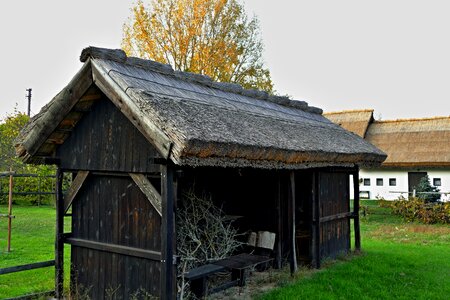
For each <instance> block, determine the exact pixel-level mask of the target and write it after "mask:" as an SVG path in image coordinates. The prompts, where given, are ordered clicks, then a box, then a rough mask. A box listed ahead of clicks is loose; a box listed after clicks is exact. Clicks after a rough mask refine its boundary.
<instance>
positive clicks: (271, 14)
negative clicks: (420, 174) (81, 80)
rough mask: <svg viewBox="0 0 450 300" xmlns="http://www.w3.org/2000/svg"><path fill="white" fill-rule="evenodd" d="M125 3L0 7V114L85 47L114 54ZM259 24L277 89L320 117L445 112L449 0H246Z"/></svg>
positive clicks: (54, 83)
mask: <svg viewBox="0 0 450 300" xmlns="http://www.w3.org/2000/svg"><path fill="white" fill-rule="evenodd" d="M133 2H134V1H133V0H120V1H111V0H109V1H108V0H95V1H94V0H90V1H88V0H78V1H62V0H40V1H35V0H28V1H19V0H17V1H0V38H1V40H0V41H1V44H0V59H1V66H0V118H2V117H4V116H5V115H6V113H8V112H12V111H13V109H14V106H15V103H18V106H17V107H18V109H19V110H20V111H26V99H25V89H27V88H29V87H31V88H33V97H32V99H33V104H32V112H33V113H37V112H38V111H39V110H40V108H41V107H42V106H43V105H44V104H45V103H47V102H48V101H50V100H51V98H52V97H53V96H54V95H56V93H57V92H59V91H60V90H61V89H62V88H63V87H64V86H65V85H66V84H67V83H68V82H69V81H70V79H71V78H72V77H73V76H74V75H75V73H76V72H77V70H78V69H79V68H80V67H81V63H80V62H79V59H78V58H79V54H80V53H81V50H82V49H83V48H84V47H86V46H89V45H92V46H99V47H109V48H119V47H120V40H121V37H122V24H123V23H124V22H125V21H126V19H127V17H128V16H129V15H130V8H131V5H132V3H133ZM245 4H246V8H247V11H248V13H249V14H256V15H257V16H258V17H259V19H260V21H261V30H262V38H263V41H264V44H265V55H264V57H265V61H266V64H267V66H268V67H269V69H270V70H271V72H272V78H273V81H274V83H275V88H276V90H277V91H278V92H279V93H281V94H288V95H290V96H292V97H293V98H294V99H301V100H306V101H308V102H309V103H310V104H311V105H314V106H318V107H321V108H323V109H324V110H325V111H336V110H346V109H359V108H373V109H375V116H376V117H377V118H380V117H381V118H382V119H397V118H416V117H431V116H448V115H450V38H449V29H450V18H449V17H448V13H449V11H450V1H444V0H442V1H437V0H426V1H425V0H423V1H414V0H408V1H407V0H377V1H369V0H352V1H350V0H340V1H332V0H330V1H320V0H315V1H308V0H304V1H303V0H295V1H294V0H277V1H263V0H246V1H245Z"/></svg>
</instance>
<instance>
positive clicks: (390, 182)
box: [389, 178, 397, 186]
mask: <svg viewBox="0 0 450 300" xmlns="http://www.w3.org/2000/svg"><path fill="white" fill-rule="evenodd" d="M396 185H397V179H396V178H389V186H396Z"/></svg>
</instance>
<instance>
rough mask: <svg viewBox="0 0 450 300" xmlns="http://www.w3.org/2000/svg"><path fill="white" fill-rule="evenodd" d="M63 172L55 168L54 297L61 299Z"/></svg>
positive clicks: (62, 277) (62, 271)
mask: <svg viewBox="0 0 450 300" xmlns="http://www.w3.org/2000/svg"><path fill="white" fill-rule="evenodd" d="M63 177H64V173H63V171H62V170H61V168H60V167H58V169H57V170H56V231H55V298H56V299H63V288H64V199H63V193H62V181H63Z"/></svg>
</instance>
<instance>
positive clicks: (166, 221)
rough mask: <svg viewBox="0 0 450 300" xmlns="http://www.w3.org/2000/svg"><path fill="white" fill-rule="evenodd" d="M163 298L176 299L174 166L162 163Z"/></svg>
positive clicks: (161, 293)
mask: <svg viewBox="0 0 450 300" xmlns="http://www.w3.org/2000/svg"><path fill="white" fill-rule="evenodd" d="M161 198H162V216H161V259H162V261H161V290H160V295H161V299H168V300H170V299H174V296H175V290H174V284H175V278H174V266H173V253H174V251H173V250H174V249H173V237H174V229H175V228H174V211H173V207H174V205H173V204H174V199H173V168H172V166H170V165H161Z"/></svg>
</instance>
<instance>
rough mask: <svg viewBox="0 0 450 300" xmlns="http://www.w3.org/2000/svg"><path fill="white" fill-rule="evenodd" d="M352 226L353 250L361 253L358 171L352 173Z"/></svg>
mask: <svg viewBox="0 0 450 300" xmlns="http://www.w3.org/2000/svg"><path fill="white" fill-rule="evenodd" d="M353 191H354V195H353V199H354V200H353V215H354V219H353V225H354V230H355V250H356V251H361V229H360V225H359V170H358V169H357V170H356V171H355V172H353Z"/></svg>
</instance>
